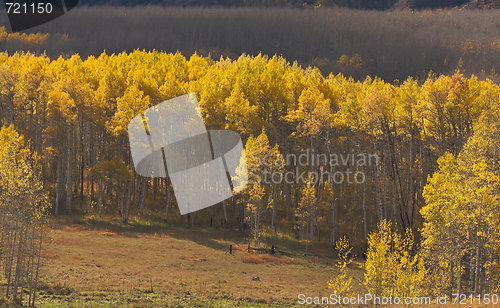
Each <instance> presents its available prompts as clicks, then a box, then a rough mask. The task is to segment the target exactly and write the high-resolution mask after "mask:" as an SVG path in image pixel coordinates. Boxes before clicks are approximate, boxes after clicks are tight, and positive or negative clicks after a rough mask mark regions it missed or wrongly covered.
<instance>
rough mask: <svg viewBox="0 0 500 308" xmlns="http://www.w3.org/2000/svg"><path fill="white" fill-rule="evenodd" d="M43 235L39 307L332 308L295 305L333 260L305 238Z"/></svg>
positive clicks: (353, 268) (135, 229) (58, 227)
mask: <svg viewBox="0 0 500 308" xmlns="http://www.w3.org/2000/svg"><path fill="white" fill-rule="evenodd" d="M46 233H47V234H46V236H47V241H46V244H45V246H44V248H43V254H42V267H41V278H40V283H39V289H40V292H39V294H38V297H37V303H38V304H37V306H39V307H179V306H180V307H184V308H187V307H207V308H209V307H304V306H308V307H337V306H332V305H330V306H328V305H299V304H298V295H299V294H305V295H306V296H310V297H315V296H319V297H321V296H329V295H330V294H331V293H332V290H330V289H328V287H327V282H328V280H329V279H331V278H333V277H336V274H337V273H338V269H337V268H336V267H335V266H334V265H335V264H336V263H337V261H338V259H337V258H333V257H332V255H333V254H334V251H333V249H331V248H330V247H329V246H328V244H327V243H326V242H325V243H322V245H321V246H319V247H318V246H317V243H315V244H314V245H312V247H311V246H310V247H309V252H310V253H311V254H312V255H313V256H311V255H309V256H304V254H303V253H304V248H305V247H304V246H303V243H301V242H298V241H295V240H294V239H290V238H288V237H284V236H281V237H278V238H277V239H275V244H276V246H277V249H278V250H279V251H281V252H278V253H276V254H274V255H269V254H265V253H258V252H256V251H253V252H251V253H248V239H246V238H245V237H244V235H242V234H241V233H238V232H236V231H231V230H216V229H196V228H195V229H186V228H180V227H176V228H169V227H165V226H163V225H160V224H158V225H145V224H144V223H142V224H135V223H131V224H129V225H123V224H121V223H118V222H116V223H111V222H109V221H108V222H103V221H97V220H67V219H62V220H57V221H55V220H52V222H51V225H50V227H49V228H48V229H47V232H46ZM229 245H233V253H232V254H229ZM252 247H253V245H252ZM259 247H262V246H259ZM358 259H361V258H358ZM362 266H363V263H362V262H360V261H359V260H355V261H354V262H352V263H351V264H350V265H349V275H350V277H352V279H353V281H352V283H353V285H354V289H353V290H352V291H353V293H355V294H364V293H365V291H366V290H365V289H364V288H363V287H361V285H362V281H363V268H362ZM253 277H259V280H253ZM367 306H368V305H367ZM367 306H364V307H367ZM384 306H385V307H400V306H391V305H384ZM432 306H433V307H443V306H446V307H469V306H470V305H466V306H464V305H435V304H434V305H432ZM352 307H358V305H355V306H352ZM359 307H361V306H359ZM412 307H415V308H419V307H429V306H421V305H412ZM471 307H484V305H472V306H471Z"/></svg>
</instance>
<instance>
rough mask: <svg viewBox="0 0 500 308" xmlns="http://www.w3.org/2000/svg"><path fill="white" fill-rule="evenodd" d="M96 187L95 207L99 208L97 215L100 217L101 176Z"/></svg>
mask: <svg viewBox="0 0 500 308" xmlns="http://www.w3.org/2000/svg"><path fill="white" fill-rule="evenodd" d="M97 182H98V184H97V185H98V188H97V208H98V209H99V217H101V214H102V178H100V179H99V180H98V181H97Z"/></svg>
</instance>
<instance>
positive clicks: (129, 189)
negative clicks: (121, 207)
mask: <svg viewBox="0 0 500 308" xmlns="http://www.w3.org/2000/svg"><path fill="white" fill-rule="evenodd" d="M133 183H134V179H133V178H132V179H130V180H128V185H127V197H126V198H125V214H124V216H123V217H122V221H123V222H124V223H128V214H129V211H130V202H131V199H132V189H133V187H132V184H133Z"/></svg>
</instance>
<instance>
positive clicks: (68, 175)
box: [66, 125, 72, 215]
mask: <svg viewBox="0 0 500 308" xmlns="http://www.w3.org/2000/svg"><path fill="white" fill-rule="evenodd" d="M71 145H72V141H71V125H70V128H69V129H68V157H67V166H66V214H68V215H71V184H72V183H71Z"/></svg>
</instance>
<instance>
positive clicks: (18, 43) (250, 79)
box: [0, 1, 500, 306]
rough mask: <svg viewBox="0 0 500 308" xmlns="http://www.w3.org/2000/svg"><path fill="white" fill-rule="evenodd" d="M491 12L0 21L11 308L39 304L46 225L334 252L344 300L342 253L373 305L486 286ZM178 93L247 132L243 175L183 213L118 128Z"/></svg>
mask: <svg viewBox="0 0 500 308" xmlns="http://www.w3.org/2000/svg"><path fill="white" fill-rule="evenodd" d="M285 2H286V1H285ZM382 2H384V3H386V2H387V1H382ZM349 3H350V2H349ZM270 6H273V5H270ZM284 6H286V5H284ZM146 16H147V18H145V17H146ZM498 17H500V16H499V13H498V11H495V10H489V11H473V10H437V11H419V12H417V11H410V10H407V11H383V12H382V11H358V10H348V9H345V8H340V9H339V8H325V7H321V6H320V7H317V8H304V9H300V10H299V9H297V8H293V7H287V8H276V7H270V8H256V7H239V8H223V7H217V8H201V7H196V8H182V7H156V6H144V7H143V6H140V7H110V6H109V7H108V6H106V7H97V6H93V7H78V8H75V9H74V10H72V11H71V16H70V14H66V15H65V16H63V17H61V18H58V19H56V20H54V21H53V22H50V23H47V24H44V25H42V26H39V27H37V28H35V29H33V31H32V32H31V33H29V32H26V33H22V34H19V33H14V34H13V33H9V32H8V27H9V26H8V24H7V22H6V19H5V17H3V18H4V19H3V20H1V21H0V25H3V26H2V27H0V49H1V50H5V52H2V53H0V121H1V125H2V128H1V130H0V211H1V213H2V217H1V219H0V226H1V228H0V233H1V234H0V243H1V248H2V250H0V264H1V266H2V270H3V273H4V275H3V276H2V279H4V280H5V284H4V286H5V297H6V298H9V297H12V298H13V299H14V301H17V300H18V298H17V297H18V296H19V300H22V299H23V297H24V298H26V295H23V294H27V296H28V304H29V305H31V306H33V305H34V304H35V294H36V289H37V284H38V277H39V273H38V272H39V265H40V259H41V258H42V259H43V258H44V257H47V256H48V255H47V253H45V254H44V253H42V242H43V239H44V238H45V235H44V232H45V231H44V230H45V229H44V228H45V227H47V226H50V223H49V222H48V221H50V220H52V221H56V222H57V221H63V220H64V219H75V218H84V219H87V220H88V221H99V222H117V223H118V224H119V225H120V226H130V225H132V224H135V223H137V222H139V221H140V222H146V224H148V223H157V224H161V225H162V226H164V227H166V228H174V229H177V230H185V229H189V230H219V231H220V230H226V231H231V232H233V231H234V232H239V233H241V234H243V237H244V238H245V241H246V242H245V244H248V253H250V250H251V248H250V244H251V243H252V244H254V245H255V247H260V246H259V244H262V243H265V244H269V246H271V245H272V248H271V251H272V252H273V253H274V249H275V246H274V245H276V242H277V241H279V240H282V239H283V238H284V237H287V238H290V239H292V240H294V241H295V242H296V243H300V244H304V245H303V246H300V247H301V249H302V247H304V248H305V251H301V255H302V254H304V255H305V256H306V257H307V256H308V253H309V254H310V253H311V251H312V249H313V247H314V248H318V249H319V248H321V247H327V248H326V249H327V251H328V252H332V251H335V252H336V253H338V258H336V259H335V260H336V261H337V260H338V263H337V264H336V271H337V273H338V275H337V276H336V277H333V278H332V279H331V280H330V281H329V282H328V287H329V288H330V289H332V290H333V292H336V293H337V294H343V295H345V296H348V295H350V294H353V293H352V292H353V290H354V289H356V290H358V291H359V290H360V289H359V286H355V284H356V281H353V280H352V277H351V278H350V276H349V273H352V272H349V266H351V268H352V265H351V264H352V262H354V259H355V254H357V255H358V256H359V258H358V259H360V258H361V256H363V257H364V258H365V260H364V261H362V262H363V264H362V266H363V281H362V282H361V283H360V285H362V288H363V290H365V291H368V292H371V293H372V294H379V295H382V296H401V297H420V296H430V295H443V294H444V295H447V296H448V297H449V298H451V297H452V295H453V294H457V293H458V294H466V295H467V296H474V297H476V296H481V295H482V294H493V293H497V292H498V291H499V288H500V263H499V262H500V260H499V255H500V230H499V228H500V227H499V226H500V194H499V188H500V187H499V185H500V168H499V165H498V163H499V158H498V155H499V154H498V153H499V151H500V141H499V140H500V138H499V137H500V126H499V124H498V114H499V112H500V86H499V85H498V81H499V79H498V75H497V73H496V70H497V69H498V67H499V65H500V63H499V62H498V61H499V60H498V59H500V57H499V56H500V41H499V40H498V36H497V33H498V28H500V22H499V20H500V18H498ZM82 24H83V25H85V26H84V27H82V26H81V25H82ZM228 24H230V25H231V27H228V26H227V25H228ZM123 33H127V35H123ZM188 93H194V94H195V95H196V97H197V100H198V102H199V107H200V112H201V114H202V117H203V120H204V123H205V126H206V128H207V129H210V130H217V129H225V130H231V131H234V132H237V133H238V134H240V136H241V138H242V141H243V144H244V146H245V151H244V154H245V158H246V162H245V164H246V167H247V170H248V171H249V172H248V177H249V181H248V184H247V185H246V186H245V187H241V189H242V190H241V191H240V192H239V193H238V194H236V195H234V196H233V197H232V198H230V199H228V200H226V201H224V202H221V203H219V204H216V205H214V206H212V207H209V208H206V209H203V210H201V211H198V212H195V213H190V214H188V215H180V212H179V209H178V206H177V201H176V198H175V195H174V193H173V188H172V183H171V181H170V180H169V178H168V177H166V178H146V177H141V176H139V175H138V174H137V173H136V172H135V171H134V164H133V161H132V157H131V152H130V144H129V136H128V125H129V123H130V121H131V120H132V118H134V117H135V116H136V115H138V114H141V113H142V112H144V111H145V110H146V109H148V108H150V107H152V106H155V105H157V104H159V103H162V102H165V101H167V100H169V99H173V98H176V97H179V96H181V95H184V94H188ZM241 170H242V169H240V171H241ZM241 176H244V175H243V174H242V173H238V174H237V177H241ZM106 232H107V231H106ZM239 233H238V234H239ZM63 242H64V241H63ZM230 249H232V246H231V248H230ZM266 249H267V248H266ZM54 258H55V257H54ZM182 258H184V256H183V257H182ZM55 259H57V258H55ZM183 260H184V259H183ZM250 260H253V261H252V262H257V261H255V260H256V259H250ZM275 261H276V260H275ZM280 262H281V261H280ZM287 262H288V261H287ZM289 262H292V261H289ZM293 262H299V263H300V262H302V261H293ZM299 263H297V264H299ZM87 267H88V266H87ZM61 277H64V276H63V275H61ZM257 278H258V277H257ZM139 284H140V277H139ZM220 284H221V282H220V280H219V290H220ZM151 289H153V287H152V282H151ZM497 300H498V297H497Z"/></svg>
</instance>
